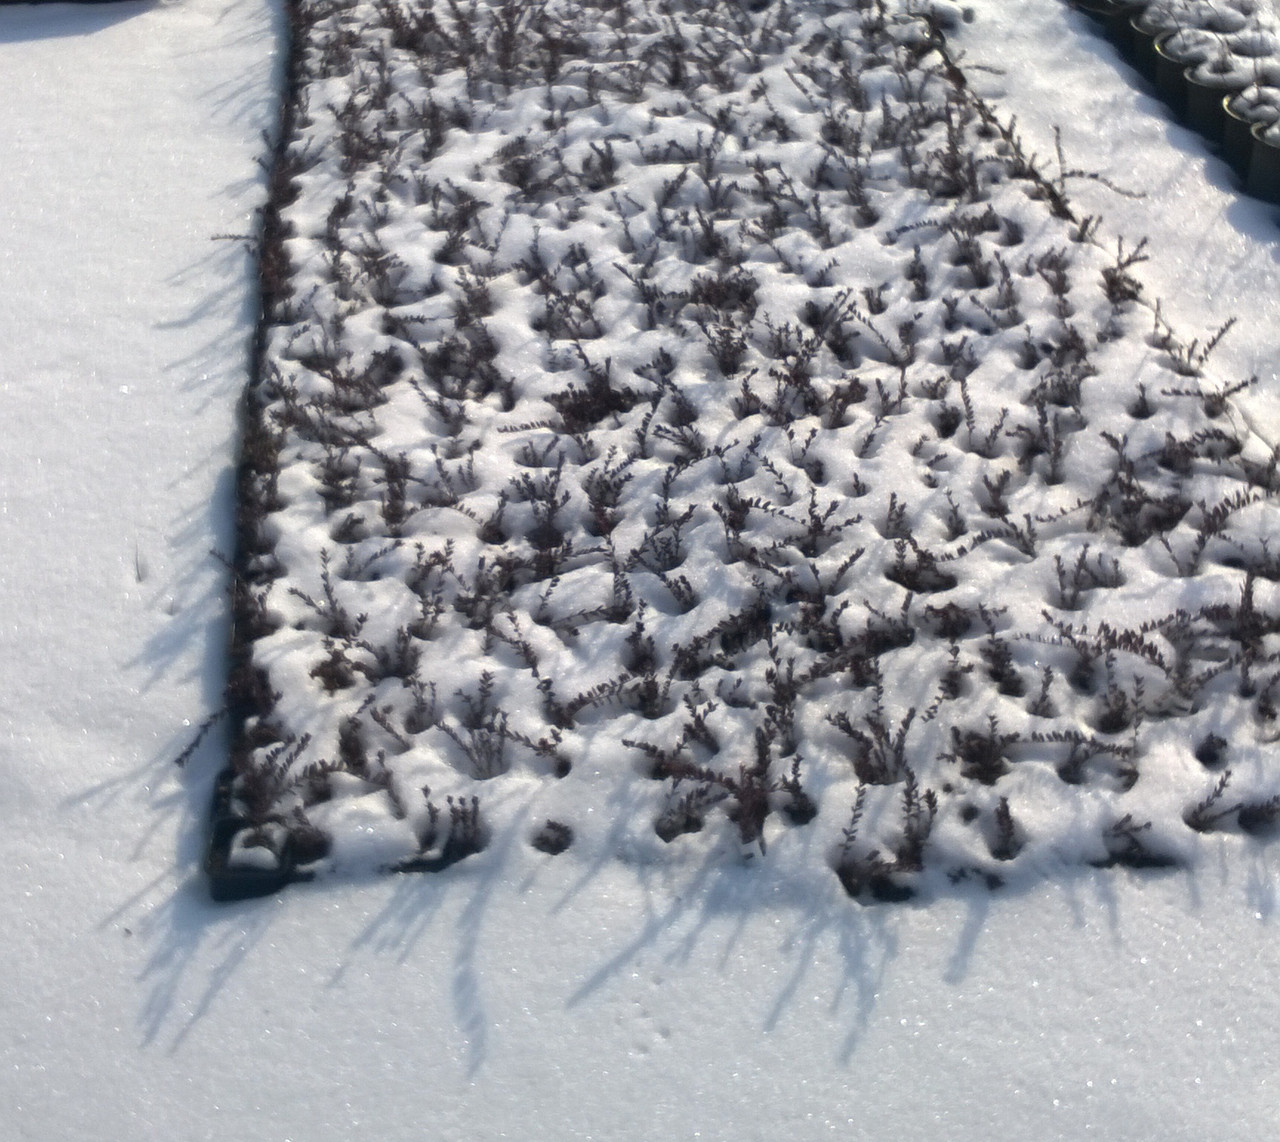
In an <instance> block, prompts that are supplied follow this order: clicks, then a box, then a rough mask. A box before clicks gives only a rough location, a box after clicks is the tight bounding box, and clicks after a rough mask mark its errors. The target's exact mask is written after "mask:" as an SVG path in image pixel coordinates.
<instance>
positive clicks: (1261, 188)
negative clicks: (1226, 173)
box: [1244, 123, 1280, 206]
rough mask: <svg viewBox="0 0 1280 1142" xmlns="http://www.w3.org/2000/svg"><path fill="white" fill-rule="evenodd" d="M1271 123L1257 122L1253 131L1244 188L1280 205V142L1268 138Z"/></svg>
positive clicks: (1257, 196)
mask: <svg viewBox="0 0 1280 1142" xmlns="http://www.w3.org/2000/svg"><path fill="white" fill-rule="evenodd" d="M1269 133H1271V124H1268V123H1257V124H1255V125H1254V128H1253V131H1252V132H1251V134H1252V136H1253V154H1252V156H1251V157H1250V159H1249V175H1248V177H1247V178H1246V179H1245V184H1244V188H1245V190H1246V191H1248V192H1249V193H1250V194H1251V195H1253V197H1254V198H1260V199H1261V200H1262V201H1263V202H1270V203H1273V204H1274V205H1276V206H1280V142H1272V141H1271V140H1270V139H1269V138H1268V134H1269Z"/></svg>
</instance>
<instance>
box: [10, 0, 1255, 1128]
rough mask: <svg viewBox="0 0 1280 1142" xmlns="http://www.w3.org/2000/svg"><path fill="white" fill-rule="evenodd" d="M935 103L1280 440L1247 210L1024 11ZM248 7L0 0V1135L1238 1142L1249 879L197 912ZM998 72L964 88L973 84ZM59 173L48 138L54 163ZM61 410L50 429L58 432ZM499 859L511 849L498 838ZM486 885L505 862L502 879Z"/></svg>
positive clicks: (1182, 143)
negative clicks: (1161, 316)
mask: <svg viewBox="0 0 1280 1142" xmlns="http://www.w3.org/2000/svg"><path fill="white" fill-rule="evenodd" d="M975 9H976V12H975V16H976V18H975V20H974V22H973V23H972V24H971V25H967V26H965V27H964V28H962V29H961V30H959V31H958V32H957V34H956V35H955V38H954V41H953V46H954V47H955V48H956V49H958V50H960V51H963V52H966V53H967V61H966V62H967V64H968V65H970V72H969V74H970V76H971V78H972V79H973V81H974V82H975V83H978V84H979V85H981V87H982V89H983V91H984V93H986V94H988V95H989V96H991V97H993V98H996V99H997V100H998V101H999V107H1000V109H1001V110H1002V111H1003V112H1004V113H1006V114H1009V113H1013V114H1016V115H1017V116H1018V119H1019V123H1020V125H1021V128H1022V130H1023V132H1024V133H1025V135H1026V137H1027V138H1028V139H1029V140H1030V142H1031V143H1032V144H1033V146H1034V147H1035V148H1036V149H1038V150H1039V151H1040V152H1041V153H1042V154H1051V153H1052V148H1053V127H1054V125H1055V124H1058V125H1061V127H1062V129H1063V143H1064V147H1065V148H1066V153H1067V156H1068V164H1069V165H1072V166H1079V167H1081V168H1083V169H1088V170H1094V171H1098V172H1100V173H1102V174H1104V175H1105V176H1107V178H1108V179H1110V180H1111V181H1113V182H1115V183H1116V184H1119V185H1122V186H1125V187H1129V188H1132V189H1134V190H1141V191H1143V192H1144V193H1145V197H1144V198H1141V199H1127V198H1123V197H1119V196H1117V195H1116V194H1114V193H1113V192H1111V191H1109V190H1107V189H1106V188H1105V187H1103V186H1102V185H1101V184H1090V183H1088V182H1084V183H1080V184H1079V185H1075V186H1073V190H1074V197H1075V201H1076V203H1077V204H1078V205H1082V206H1085V207H1086V208H1087V209H1088V210H1096V211H1097V212H1099V213H1101V214H1103V215H1105V217H1106V222H1105V228H1106V231H1107V232H1108V233H1110V234H1116V233H1122V234H1124V235H1126V236H1127V237H1129V238H1130V239H1134V240H1136V238H1137V237H1140V236H1142V235H1149V236H1150V237H1151V241H1152V250H1151V253H1152V258H1151V261H1150V262H1149V263H1148V264H1146V265H1145V266H1143V267H1142V269H1143V271H1144V272H1143V278H1144V281H1145V282H1146V284H1147V286H1148V290H1149V291H1150V292H1151V293H1153V294H1156V295H1158V296H1160V297H1161V298H1162V301H1163V308H1164V312H1165V313H1166V314H1167V315H1168V316H1169V318H1170V320H1171V321H1172V322H1173V323H1174V325H1175V327H1177V328H1178V329H1179V330H1180V331H1186V330H1188V329H1190V330H1193V331H1201V330H1203V331H1205V332H1211V331H1212V329H1214V328H1216V327H1217V326H1218V325H1220V324H1221V323H1222V321H1224V320H1226V319H1227V318H1228V317H1230V316H1232V315H1239V316H1240V317H1241V322H1240V324H1239V325H1238V326H1237V328H1236V330H1234V331H1233V333H1232V335H1231V337H1230V338H1229V339H1228V341H1226V342H1225V343H1224V344H1223V346H1222V347H1221V348H1220V349H1219V351H1218V353H1217V354H1216V355H1215V358H1214V365H1215V373H1216V374H1217V375H1221V376H1227V377H1232V376H1244V375H1248V374H1250V373H1257V374H1258V375H1259V378H1260V383H1259V385H1258V386H1257V387H1256V388H1255V389H1254V390H1253V391H1252V392H1251V393H1250V394H1249V395H1248V396H1247V398H1244V399H1243V400H1242V401H1241V405H1240V407H1242V408H1243V409H1244V410H1245V412H1246V413H1247V415H1248V416H1249V418H1250V422H1251V425H1252V427H1253V428H1254V430H1255V431H1256V432H1257V433H1258V434H1259V435H1260V436H1262V437H1264V438H1266V439H1268V440H1272V441H1275V440H1280V403H1278V402H1280V377H1278V376H1277V371H1276V370H1277V364H1276V362H1277V358H1276V352H1275V344H1276V335H1275V332H1274V330H1275V329H1276V328H1277V323H1276V317H1277V312H1276V311H1277V308H1280V291H1278V290H1277V288H1276V287H1277V274H1278V273H1280V271H1278V270H1277V265H1276V250H1277V249H1278V248H1280V247H1278V246H1277V240H1278V235H1280V231H1277V229H1276V225H1275V217H1274V215H1275V212H1274V211H1273V210H1270V209H1265V208H1262V207H1260V206H1259V205H1257V204H1256V203H1252V202H1250V201H1248V200H1247V199H1244V198H1241V197H1240V196H1238V195H1237V193H1236V192H1235V191H1234V189H1233V188H1232V186H1231V183H1230V180H1229V177H1228V175H1227V173H1226V168H1225V167H1224V166H1223V165H1222V164H1221V163H1219V162H1218V161H1217V160H1215V159H1213V158H1211V157H1209V156H1208V155H1207V154H1206V152H1205V151H1204V149H1203V147H1202V145H1201V144H1200V143H1199V141H1198V140H1197V139H1196V138H1195V137H1194V136H1192V135H1191V134H1190V133H1188V132H1185V131H1182V130H1181V129H1180V128H1178V127H1176V126H1173V125H1171V124H1170V123H1169V122H1168V121H1167V120H1166V118H1165V116H1164V112H1163V109H1162V107H1161V106H1160V105H1159V104H1158V103H1157V102H1156V101H1155V99H1154V98H1152V97H1151V96H1150V94H1149V93H1145V92H1144V90H1143V89H1142V88H1141V87H1140V85H1138V84H1137V82H1136V80H1134V79H1133V77H1132V76H1131V75H1129V74H1128V73H1125V72H1123V71H1122V70H1121V69H1120V68H1119V67H1117V65H1116V63H1115V61H1114V59H1113V58H1112V56H1111V54H1110V53H1111V49H1110V48H1108V47H1107V46H1106V45H1105V44H1104V43H1103V42H1102V41H1101V40H1100V39H1098V38H1097V37H1096V36H1095V35H1094V34H1093V33H1092V30H1091V29H1090V27H1089V26H1088V25H1087V23H1086V22H1085V21H1084V20H1083V18H1081V17H1077V16H1075V15H1072V14H1070V13H1068V12H1066V11H1065V10H1064V9H1062V8H1061V7H1060V6H1059V5H1057V4H1052V3H1045V2H1043V0H1041V2H1039V3H1023V4H1017V3H1002V4H1000V5H996V4H994V3H982V4H979V5H975ZM278 23H279V15H278V13H277V12H276V11H275V10H274V9H272V8H270V7H268V6H266V5H263V4H261V3H258V2H257V0H240V2H238V3H227V2H226V0H190V2H188V3H182V4H172V5H158V6H148V5H145V4H142V3H134V2H129V3H121V4H118V5H92V6H83V7H80V6H73V5H47V6H40V7H27V6H22V5H15V6H5V7H4V8H3V9H0V76H3V77H4V86H5V90H6V93H7V97H6V107H7V113H6V115H5V119H4V122H3V125H2V126H0V131H2V132H3V138H4V142H5V144H6V145H5V148H4V154H5V156H6V158H5V164H4V166H3V168H2V171H3V173H2V174H0V178H2V179H3V183H4V187H3V193H2V194H0V219H2V221H0V226H3V237H4V242H3V247H2V248H3V250H4V255H3V257H4V264H5V267H6V273H5V275H4V278H3V281H4V288H5V290H6V299H7V301H8V304H7V305H6V307H5V308H4V310H3V316H0V323H2V326H0V328H2V332H3V334H4V336H3V342H2V343H3V345H4V351H3V354H2V355H0V400H2V401H3V410H4V415H5V418H6V422H7V424H8V426H9V431H8V433H7V434H6V445H5V448H4V450H3V459H2V460H0V463H2V464H3V477H2V478H0V520H2V521H3V522H2V523H0V529H2V531H0V535H2V536H3V539H4V543H5V547H6V551H7V554H8V559H7V563H6V567H7V569H6V572H5V574H4V576H3V577H0V615H3V620H2V621H3V623H4V629H5V632H6V638H5V647H6V649H7V651H8V653H7V655H6V657H5V660H4V662H3V665H0V671H3V677H4V682H5V685H4V686H3V687H0V695H3V697H0V702H2V703H3V713H2V715H0V726H3V727H4V736H3V738H0V742H3V747H2V749H3V752H2V753H0V763H2V764H3V766H4V775H5V779H6V786H5V788H6V796H5V797H4V798H3V800H2V801H0V805H2V806H3V809H2V810H0V812H3V821H4V829H3V833H2V834H0V835H2V837H3V839H2V840H0V846H3V852H4V856H5V858H6V864H7V866H8V870H9V874H8V876H7V877H6V878H5V879H4V881H3V883H2V884H0V899H3V905H4V915H5V916H6V917H7V918H8V921H9V922H8V924H7V925H6V928H5V933H6V934H5V936H4V937H3V944H2V945H0V946H2V947H3V950H4V952H5V956H4V960H5V963H6V966H7V973H6V987H5V989H4V994H3V998H2V999H0V1012H2V1014H0V1027H3V1029H4V1037H3V1040H2V1042H3V1046H0V1052H3V1057H2V1061H3V1075H4V1077H3V1079H2V1080H0V1082H2V1083H3V1093H4V1100H3V1102H4V1105H5V1107H6V1110H7V1113H6V1115H5V1120H4V1122H3V1124H0V1138H5V1139H7V1138H15V1139H19V1138H22V1139H25V1138H33V1139H34V1138H39V1139H47V1138H75V1139H104V1140H105V1139H117V1138H122V1137H129V1136H136V1137H142V1138H193V1139H194V1138H215V1137H217V1138H224V1137H228V1136H232V1135H239V1136H244V1137H251V1138H261V1139H320V1140H323V1139H346V1138H350V1137H352V1136H354V1135H355V1134H357V1133H360V1134H365V1133H367V1134H370V1135H380V1136H382V1137H384V1138H392V1139H416V1138H421V1137H424V1136H425V1137H439V1138H447V1139H497V1138H516V1139H543V1138H545V1139H561V1138H593V1139H649V1138H664V1137H673V1138H695V1137H696V1138H708V1139H720V1138H724V1139H731V1138H732V1139H756V1138H759V1139H773V1138H776V1137H786V1136H788V1135H790V1136H792V1137H797V1138H805V1139H807V1138H825V1137H839V1138H850V1137H852V1138H869V1139H871V1138H884V1137H887V1136H902V1137H911V1138H943V1137H945V1138H951V1139H955V1138H959V1139H978V1138H985V1137H988V1136H989V1135H990V1134H991V1133H994V1132H997V1131H999V1132H1001V1133H1003V1134H1005V1135H1006V1136H1011V1137H1043V1138H1071V1139H1075V1138H1080V1137H1085V1136H1097V1137H1102V1138H1108V1139H1124V1138H1133V1139H1146V1138H1151V1137H1153V1136H1160V1137H1168V1138H1175V1139H1183V1138H1185V1139H1202V1138H1206V1137H1214V1138H1242V1139H1243V1138H1254V1137H1265V1136H1267V1134H1268V1133H1269V1132H1270V1126H1271V1123H1272V1121H1273V1119H1274V1113H1275V1110H1276V1108H1277V1103H1278V1102H1280V1098H1278V1097H1277V1094H1276V1091H1275V1080H1274V1076H1273V1071H1272V1068H1271V1066H1270V1059H1271V1058H1272V1057H1274V1053H1275V1051H1276V1049H1277V1047H1278V1046H1280V1044H1278V1043H1277V1038H1276V1034H1275V1032H1274V1031H1273V1030H1272V1028H1274V1027H1276V1026H1277V1025H1280V1011H1277V1002H1276V1000H1275V998H1274V989H1273V988H1271V987H1270V986H1269V985H1268V984H1267V982H1266V980H1267V978H1268V968H1269V966H1270V962H1271V959H1272V958H1273V954H1274V953H1273V951H1272V946H1273V945H1272V941H1273V940H1274V939H1275V937H1276V931H1277V927H1276V925H1277V904H1278V903H1280V895H1278V893H1280V869H1277V868H1276V867H1275V866H1276V855H1275V852H1274V846H1267V845H1262V844H1253V843H1250V844H1241V843H1240V838H1239V837H1235V836H1211V837H1209V838H1208V839H1207V840H1206V841H1205V845H1206V848H1204V849H1202V851H1201V855H1200V858H1199V859H1198V860H1197V861H1196V862H1195V864H1194V866H1193V867H1192V868H1190V869H1185V870H1179V871H1174V872H1167V873H1161V874H1158V875H1153V874H1150V873H1136V872H1126V871H1122V870H1113V871H1110V872H1082V871H1079V870H1057V871H1056V872H1055V875H1054V876H1053V877H1052V878H1050V879H1046V880H1043V881H1029V882H1026V883H1020V884H1018V885H1017V886H1015V887H1014V888H1012V889H1006V890H1004V891H1002V892H997V893H989V892H987V891H985V890H975V889H967V888H963V887H961V888H959V889H957V890H955V891H953V892H952V893H950V894H948V895H944V896H940V897H937V898H932V899H930V900H929V901H928V902H927V903H923V904H907V905H904V906H895V907H862V906H859V905H857V904H854V903H852V902H851V901H849V900H848V899H847V898H846V897H845V895H844V893H843V892H842V891H841V890H840V888H839V885H838V883H837V882H836V881H835V878H834V877H828V878H827V881H828V888H827V890H826V891H823V890H821V889H816V888H815V887H814V882H813V881H812V880H806V881H804V882H803V884H797V885H794V886H788V885H787V884H785V883H779V882H778V881H776V880H769V879H766V878H762V877H759V876H756V875H755V870H753V869H752V868H750V867H742V866H740V865H736V864H734V863H732V862H726V861H725V860H723V859H722V854H715V853H712V854H709V855H708V856H707V857H706V859H705V861H695V862H692V863H684V864H680V863H666V864H660V865H655V866H650V867H646V866H644V865H636V864H632V865H623V864H621V863H618V862H602V863H600V864H597V865H589V866H586V867H583V866H582V865H581V864H578V863H574V862H572V861H568V860H562V859H546V860H540V861H533V860H529V859H527V858H524V857H522V858H521V859H520V860H519V861H516V860H514V859H512V860H509V861H507V860H504V859H502V858H504V856H505V855H506V854H504V853H503V852H502V851H497V850H491V851H486V853H482V854H480V855H479V856H477V857H474V858H469V860H468V861H465V862H463V863H462V864H460V865H458V866H456V867H455V868H454V869H452V870H451V871H450V873H449V874H448V876H447V877H446V876H436V877H398V878H396V877H373V878H368V879H347V880H340V879H339V880H328V881H323V882H317V883H315V884H311V885H299V886H294V887H292V888H290V889H289V890H288V891H287V892H285V893H283V894H281V895H280V896H277V897H273V898H270V899H266V900H260V901H254V902H249V903H244V904H236V905H222V906H215V905H213V904H211V903H209V902H208V900H207V891H206V887H205V884H204V881H203V878H202V876H201V874H200V871H199V868H198V861H199V855H200V845H201V841H202V824H203V817H204V815H205V812H206V809H207V803H208V797H209V792H210V786H211V782H212V778H213V775H214V772H215V771H216V769H217V768H218V767H219V766H220V765H221V763H222V758H223V756H225V749H226V742H225V740H221V741H220V740H211V741H209V742H208V743H207V744H206V745H205V746H204V747H203V748H202V749H201V750H200V751H199V752H198V753H197V754H196V756H195V757H194V758H193V759H192V760H191V761H190V763H189V764H188V766H187V767H186V769H185V770H182V771H178V770H176V769H175V768H174V767H173V766H172V765H171V764H170V759H171V758H172V757H173V756H174V755H175V754H176V753H177V752H178V751H179V750H180V749H181V747H182V745H183V744H184V743H185V741H186V740H187V739H188V737H189V735H190V733H191V732H192V730H191V726H190V725H187V726H186V727H185V728H184V722H186V723H195V722H197V721H198V720H199V719H200V718H201V717H202V716H203V715H204V713H205V712H207V711H208V710H210V709H212V708H214V707H215V706H216V705H217V703H218V701H219V698H218V694H219V691H220V688H221V685H222V671H223V668H224V667H223V663H224V655H223V646H224V641H225V636H226V630H225V604H224V602H223V597H222V592H223V589H224V585H225V575H224V573H223V571H222V569H221V567H220V564H219V563H218V561H217V559H215V558H213V557H212V556H211V555H210V551H211V550H221V551H224V552H225V551H226V550H228V548H229V545H230V542H231V525H230V519H231V503H230V490H231V456H232V445H233V420H234V416H233V414H234V405H235V401H236V399H237V397H238V394H239V391H240V389H241V387H242V384H243V381H244V377H245V370H246V365H247V359H248V358H247V354H248V348H249V343H250V333H251V323H252V319H253V315H254V313H255V310H256V304H255V302H254V299H253V290H252V278H251V267H250V264H249V262H248V259H247V258H246V256H245V252H244V249H243V246H242V243H240V242H238V241H236V240H234V237H233V236H235V235H244V234H248V233H250V232H251V230H252V227H253V220H252V216H251V214H252V210H253V208H254V206H255V205H256V204H257V203H258V202H259V201H260V199H261V196H262V187H261V175H260V171H259V168H258V167H257V165H256V160H257V158H258V157H259V155H260V154H261V151H262V144H261V139H260V133H261V132H262V130H263V129H265V128H268V127H270V126H271V124H272V123H273V119H274V108H273V102H272V99H273V96H272V92H273V81H274V79H275V68H276V66H277V62H278V58H277V57H278V53H279V50H280V49H279V45H278V42H277V39H276V37H277V34H278ZM975 63H978V64H984V65H987V66H989V67H991V68H993V69H994V68H998V69H1000V71H1001V72H1002V74H996V73H995V72H994V71H993V72H980V71H975V70H973V69H972V66H971V65H973V64H975ZM54 140H56V141H57V143H56V145H55V144H54V142H53V141H54ZM51 396H52V399H50V398H51ZM517 839H518V840H521V841H522V840H523V838H522V837H521V838H517ZM511 869H519V874H518V875H512V874H511Z"/></svg>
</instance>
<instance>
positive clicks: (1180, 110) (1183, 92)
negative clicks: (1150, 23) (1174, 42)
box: [1152, 32, 1188, 119]
mask: <svg viewBox="0 0 1280 1142" xmlns="http://www.w3.org/2000/svg"><path fill="white" fill-rule="evenodd" d="M1175 35H1177V33H1176V32H1166V33H1165V34H1164V35H1162V36H1160V38H1159V39H1157V40H1156V41H1155V43H1154V45H1153V46H1152V52H1153V54H1154V57H1155V83H1156V92H1157V93H1158V94H1159V96H1160V98H1161V99H1163V100H1164V101H1165V103H1167V104H1168V105H1169V109H1170V110H1171V111H1172V112H1173V113H1174V115H1176V116H1177V117H1178V118H1179V119H1182V118H1184V117H1185V116H1186V113H1187V78H1186V71H1187V63H1188V61H1187V60H1186V59H1184V58H1182V57H1180V56H1179V55H1178V54H1176V53H1174V52H1172V51H1170V49H1169V40H1170V39H1172V38H1173V36H1175Z"/></svg>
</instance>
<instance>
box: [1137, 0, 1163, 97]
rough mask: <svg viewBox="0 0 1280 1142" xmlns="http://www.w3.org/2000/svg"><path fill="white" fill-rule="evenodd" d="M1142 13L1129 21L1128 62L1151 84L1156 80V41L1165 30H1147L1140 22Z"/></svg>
mask: <svg viewBox="0 0 1280 1142" xmlns="http://www.w3.org/2000/svg"><path fill="white" fill-rule="evenodd" d="M1142 15H1143V14H1142V12H1139V13H1138V14H1137V15H1136V16H1132V17H1130V19H1129V61H1130V62H1131V63H1132V64H1133V66H1134V67H1136V68H1137V69H1138V71H1139V72H1140V73H1141V74H1142V75H1144V76H1146V78H1147V79H1149V80H1151V81H1152V82H1153V83H1154V82H1155V78H1156V40H1157V38H1159V37H1160V36H1161V35H1163V34H1164V33H1165V31H1166V30H1167V29H1165V28H1155V29H1150V28H1148V27H1147V26H1146V25H1145V24H1144V23H1143V21H1142Z"/></svg>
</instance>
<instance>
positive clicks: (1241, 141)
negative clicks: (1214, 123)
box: [1222, 95, 1256, 182]
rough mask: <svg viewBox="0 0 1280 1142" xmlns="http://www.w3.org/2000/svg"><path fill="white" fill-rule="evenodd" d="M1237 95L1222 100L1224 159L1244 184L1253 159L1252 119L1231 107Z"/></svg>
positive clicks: (1253, 124)
mask: <svg viewBox="0 0 1280 1142" xmlns="http://www.w3.org/2000/svg"><path fill="white" fill-rule="evenodd" d="M1233 99H1235V95H1226V96H1223V99H1222V157H1223V158H1224V159H1226V161H1227V163H1228V164H1229V165H1230V167H1231V169H1232V170H1233V171H1235V172H1236V174H1237V175H1239V176H1240V180H1241V181H1242V182H1243V181H1244V180H1245V179H1247V178H1248V177H1249V161H1250V160H1251V159H1252V158H1253V128H1254V126H1255V125H1256V124H1255V123H1254V122H1253V120H1252V119H1247V118H1246V117H1245V116H1244V115H1241V114H1240V112H1238V111H1236V110H1234V109H1233V108H1232V106H1231V102H1232V100H1233Z"/></svg>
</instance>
